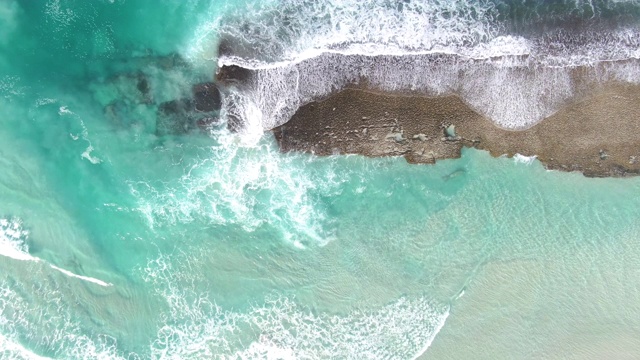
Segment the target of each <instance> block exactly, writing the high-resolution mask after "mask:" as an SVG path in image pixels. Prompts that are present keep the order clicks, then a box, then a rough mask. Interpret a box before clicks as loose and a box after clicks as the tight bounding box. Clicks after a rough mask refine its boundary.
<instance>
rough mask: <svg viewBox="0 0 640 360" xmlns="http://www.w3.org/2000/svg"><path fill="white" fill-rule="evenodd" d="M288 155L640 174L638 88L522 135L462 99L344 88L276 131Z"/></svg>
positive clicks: (601, 91)
mask: <svg viewBox="0 0 640 360" xmlns="http://www.w3.org/2000/svg"><path fill="white" fill-rule="evenodd" d="M273 132H274V134H275V137H276V139H277V141H278V144H279V146H280V149H281V150H282V151H284V152H288V151H303V152H311V153H314V154H316V155H332V154H361V155H365V156H371V157H379V156H404V157H405V158H406V159H407V161H408V162H410V163H434V162H435V161H437V160H441V159H449V158H457V157H460V152H461V149H462V147H464V146H467V147H475V148H478V149H484V150H488V151H489V152H490V153H491V154H492V155H493V156H500V155H503V154H506V155H508V156H513V155H514V154H516V153H519V154H521V155H525V156H533V155H536V156H537V158H538V159H539V160H540V161H541V162H542V163H543V164H544V165H545V166H546V167H547V168H549V169H558V170H563V171H579V172H582V173H583V174H584V175H585V176H590V177H608V176H614V177H622V176H629V175H638V174H640V86H637V85H629V84H620V83H607V84H604V85H598V86H597V87H595V88H594V89H592V90H590V91H589V92H588V93H586V94H584V95H581V96H580V97H579V98H576V99H574V100H573V101H571V102H570V103H568V104H567V105H566V106H564V107H563V108H562V109H560V110H559V111H558V112H556V113H555V114H553V115H551V116H549V117H547V118H545V119H543V120H542V121H541V122H539V123H537V124H536V125H534V126H533V127H531V128H529V129H524V130H507V129H502V128H499V127H497V126H496V125H495V123H494V122H492V121H491V120H490V119H488V118H485V117H484V116H482V115H480V114H479V113H477V112H476V111H474V110H473V109H471V108H470V107H469V106H468V105H467V104H465V103H464V102H463V101H462V100H461V98H460V97H458V96H456V95H449V96H440V97H426V96H420V95H397V94H389V93H381V92H376V91H369V90H366V89H362V88H359V89H356V88H351V89H346V90H342V91H340V92H337V93H335V94H333V95H331V96H329V97H328V98H326V99H323V100H322V101H316V102H312V103H309V104H307V105H304V106H302V107H301V108H300V109H298V111H297V112H296V113H295V114H294V116H293V117H292V118H291V120H290V121H289V122H287V123H286V124H284V125H281V126H279V127H276V128H274V129H273Z"/></svg>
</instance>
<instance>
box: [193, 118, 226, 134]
mask: <svg viewBox="0 0 640 360" xmlns="http://www.w3.org/2000/svg"><path fill="white" fill-rule="evenodd" d="M220 123H221V120H220V118H217V117H205V118H202V119H200V120H198V121H196V125H198V128H200V130H204V131H206V130H210V129H211V128H213V127H215V126H218V125H220Z"/></svg>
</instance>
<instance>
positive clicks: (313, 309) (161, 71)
mask: <svg viewBox="0 0 640 360" xmlns="http://www.w3.org/2000/svg"><path fill="white" fill-rule="evenodd" d="M245 6H249V5H247V4H244V3H241V2H234V3H232V2H228V3H225V2H211V1H190V2H180V3H179V2H173V1H160V2H158V1H143V0H138V1H132V0H128V1H118V0H115V1H93V2H87V1H63V0H59V1H48V2H44V1H43V2H28V1H4V2H2V3H0V20H1V21H0V34H1V35H0V121H1V124H2V127H1V129H2V130H0V255H1V256H0V358H16V359H32V358H56V359H57V358H59V359H76V358H77V359H84V358H90V359H91V358H103V359H104V358H109V359H110V358H127V359H136V358H141V359H146V358H154V359H180V358H186V359H194V358H197V359H199V358H248V359H255V358H271V359H278V358H286V359H288V358H300V359H305V358H310V359H315V358H339V359H342V358H355V359H362V358H375V359H378V358H390V359H391V358H399V359H409V358H414V357H418V356H423V357H424V358H435V359H441V358H443V359H444V358H454V359H457V358H487V359H513V358H570V357H575V358H594V359H597V358H605V357H614V358H621V357H623V356H628V357H630V358H633V357H634V355H635V354H638V353H640V341H638V340H637V339H640V301H639V300H640V292H639V290H638V289H639V288H638V286H637V284H638V281H640V271H639V270H638V269H640V250H639V249H638V248H637V235H636V234H638V233H639V232H640V221H638V219H640V195H638V194H640V179H638V178H630V179H587V178H584V177H583V176H582V175H580V174H575V173H560V172H553V171H546V170H545V169H544V168H543V166H542V165H541V164H540V163H539V162H537V161H535V160H531V159H525V158H517V159H510V158H492V157H490V156H489V155H488V154H487V153H484V152H480V151H476V150H465V151H464V153H463V156H462V158H460V159H456V160H446V161H441V162H438V163H437V164H436V165H426V166H423V165H409V164H407V163H406V162H405V161H404V159H402V158H388V159H369V158H363V157H359V156H332V157H325V158H319V157H315V156H313V155H308V154H281V153H280V152H279V151H278V149H277V146H276V143H275V140H274V139H273V137H272V135H271V134H270V133H265V134H264V135H262V136H259V138H257V139H256V138H255V137H248V136H245V135H243V134H232V133H229V132H228V131H227V130H226V128H225V127H224V125H221V126H218V127H214V128H212V129H209V130H206V131H200V130H198V129H197V128H195V129H191V130H190V131H188V132H186V133H180V134H176V133H163V132H159V131H158V125H157V119H158V112H157V111H158V106H159V104H160V103H162V102H164V101H169V100H173V99H177V98H180V97H183V96H186V94H188V93H189V92H190V87H191V85H192V84H194V83H197V82H201V81H208V80H211V78H212V76H213V72H214V69H215V55H216V54H215V52H216V45H215V41H214V40H215V36H216V34H215V31H214V30H215V29H217V27H216V26H217V25H216V24H217V22H219V21H221V20H220V19H224V17H225V16H226V14H228V13H233V12H236V11H243V9H245ZM237 9H240V10H237ZM209 42H211V46H207V44H208V43H209ZM140 78H144V79H147V82H148V86H149V89H150V90H149V92H148V93H147V94H144V93H142V91H140V90H138V87H137V85H138V84H139V79H140Z"/></svg>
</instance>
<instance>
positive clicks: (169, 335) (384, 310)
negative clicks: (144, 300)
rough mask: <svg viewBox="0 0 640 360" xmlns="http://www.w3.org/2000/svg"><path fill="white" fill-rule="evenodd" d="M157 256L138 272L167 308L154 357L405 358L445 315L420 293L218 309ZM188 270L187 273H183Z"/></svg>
mask: <svg viewBox="0 0 640 360" xmlns="http://www.w3.org/2000/svg"><path fill="white" fill-rule="evenodd" d="M173 263H175V259H172V260H171V262H169V261H167V260H166V259H165V258H164V257H160V258H159V259H157V260H155V261H152V262H151V263H150V264H149V266H147V268H146V269H145V273H146V276H145V278H146V280H147V281H149V282H150V283H152V284H154V285H155V286H156V288H157V291H158V292H159V294H161V295H162V296H163V297H164V298H165V300H166V301H167V303H168V305H169V308H170V313H169V314H167V319H166V324H165V325H164V326H162V327H161V328H160V329H159V331H158V335H157V339H156V340H155V341H154V342H153V344H152V345H151V353H152V357H153V358H157V359H175V358H219V359H274V358H283V359H319V358H341V359H365V358H368V359H380V358H384V359H408V358H415V357H417V356H419V355H421V354H422V353H424V351H426V349H427V348H428V347H429V345H430V344H431V342H432V341H433V339H434V338H435V336H436V335H437V333H438V331H439V330H440V329H441V328H442V326H443V324H444V322H445V321H446V319H447V316H448V314H449V311H448V308H447V307H446V306H439V305H435V304H434V303H432V302H430V301H428V300H427V299H426V298H421V297H418V298H400V299H398V300H397V301H395V302H393V303H391V304H388V305H385V306H382V307H379V308H376V309H368V310H361V309H354V310H353V311H351V312H349V313H347V314H342V315H335V314H326V313H314V312H313V311H311V309H309V308H306V307H304V306H301V305H299V304H298V303H296V301H295V300H294V299H292V298H286V297H275V298H268V299H266V300H265V302H264V303H263V304H260V305H256V306H253V307H251V308H250V309H247V310H246V311H243V312H240V311H231V310H224V309H222V308H221V307H219V306H218V305H216V304H215V303H213V302H211V301H210V300H209V299H208V298H207V296H206V295H204V294H202V295H199V294H197V293H195V292H193V290H189V289H187V288H185V287H183V286H181V285H180V284H179V283H178V280H179V279H182V280H184V278H183V277H184V276H185V273H183V272H182V271H183V270H184V269H176V268H174V267H173V265H172V264H173ZM186 273H188V272H186Z"/></svg>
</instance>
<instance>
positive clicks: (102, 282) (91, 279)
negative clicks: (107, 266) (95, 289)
mask: <svg viewBox="0 0 640 360" xmlns="http://www.w3.org/2000/svg"><path fill="white" fill-rule="evenodd" d="M49 266H51V268H52V269H54V270H58V271H60V272H61V273H63V274H65V275H67V276H70V277H74V278H77V279H80V280H84V281H88V282H92V283H94V284H98V285H100V286H112V285H113V284H111V283H107V282H104V281H102V280H98V279H96V278H92V277H89V276H82V275H78V274H74V273H72V272H71V271H68V270H65V269H62V268H59V267H57V266H55V265H49Z"/></svg>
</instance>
